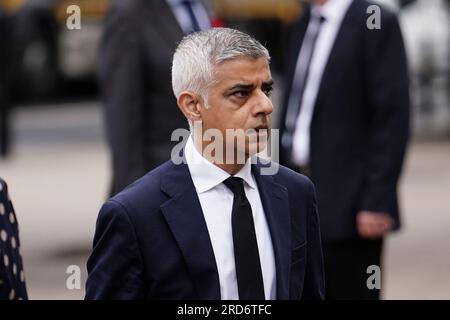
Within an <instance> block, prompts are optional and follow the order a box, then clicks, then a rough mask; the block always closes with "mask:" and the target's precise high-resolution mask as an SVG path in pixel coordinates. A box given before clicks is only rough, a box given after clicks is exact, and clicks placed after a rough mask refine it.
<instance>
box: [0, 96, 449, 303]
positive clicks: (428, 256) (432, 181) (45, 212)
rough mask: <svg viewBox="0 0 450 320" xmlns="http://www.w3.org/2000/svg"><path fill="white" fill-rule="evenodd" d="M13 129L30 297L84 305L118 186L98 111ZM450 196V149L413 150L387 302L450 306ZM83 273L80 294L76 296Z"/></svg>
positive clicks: (392, 244)
mask: <svg viewBox="0 0 450 320" xmlns="http://www.w3.org/2000/svg"><path fill="white" fill-rule="evenodd" d="M12 121H13V132H14V140H13V141H14V149H13V153H12V154H11V156H10V157H9V158H7V159H0V176H2V177H3V178H4V179H5V180H6V181H7V182H8V185H9V190H10V197H11V199H12V201H13V204H14V207H15V210H16V213H17V216H18V220H19V225H20V236H21V244H22V246H21V252H22V256H23V259H24V265H25V274H26V281H27V287H28V293H29V297H30V298H31V299H82V298H83V296H84V283H85V281H86V267H85V266H86V260H87V256H88V254H89V250H90V248H91V243H92V237H93V234H94V230H95V221H96V217H97V214H98V211H99V208H100V206H101V204H102V203H103V201H104V200H105V199H106V196H107V192H108V185H109V179H110V164H109V157H108V150H107V147H106V144H105V139H104V136H103V129H102V121H101V111H100V106H99V103H98V102H96V101H92V102H83V103H69V104H59V105H52V106H28V107H19V108H16V109H15V111H14V113H13V117H12ZM449 191H450V140H436V141H430V140H428V141H413V142H412V143H411V145H410V148H409V151H408V156H407V160H406V165H405V170H404V174H403V178H402V181H401V185H400V195H401V207H402V212H403V222H404V228H403V229H402V230H401V231H400V232H398V233H396V234H395V235H392V236H390V237H389V238H388V240H387V241H386V251H385V256H384V266H383V271H384V276H383V279H382V290H383V298H384V299H450V249H449V248H448V247H449V244H450V199H449V198H450V193H449ZM74 265H75V266H78V267H79V268H80V271H81V274H80V276H81V278H80V288H79V289H77V288H72V287H71V286H67V282H68V280H69V282H70V283H73V282H71V281H70V280H73V278H69V276H70V274H68V273H67V269H68V267H70V266H74ZM70 283H69V284H70ZM75 283H76V282H75ZM69 288H72V289H69Z"/></svg>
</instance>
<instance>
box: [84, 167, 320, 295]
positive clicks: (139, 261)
mask: <svg viewBox="0 0 450 320" xmlns="http://www.w3.org/2000/svg"><path fill="white" fill-rule="evenodd" d="M261 166H262V165H261V164H258V165H252V172H253V174H254V176H255V180H256V182H257V184H258V188H259V192H260V195H261V200H262V203H263V206H264V211H265V214H266V218H267V222H268V225H269V229H270V233H271V237H272V242H273V248H274V253H275V260H276V261H275V264H276V279H277V280H276V281H277V282H276V288H277V297H278V299H323V297H324V279H323V266H322V251H321V243H320V230H319V222H318V215H317V211H316V203H315V195H314V187H313V184H312V183H311V181H310V180H309V179H307V178H305V177H304V176H302V175H300V174H297V173H295V172H293V171H291V170H290V169H287V168H285V167H280V168H279V172H278V173H277V174H276V175H273V176H268V175H261V174H260V173H259V170H260V169H261ZM87 268H88V273H89V275H88V279H87V283H86V299H145V298H147V299H177V300H178V299H208V300H210V299H213V300H216V299H220V297H221V296H220V284H219V275H218V271H217V266H216V263H215V258H214V252H213V248H212V245H211V241H210V238H209V234H208V230H207V226H206V222H205V219H204V216H203V213H202V209H201V206H200V202H199V199H198V196H197V193H196V191H195V187H194V184H193V182H192V178H191V176H190V173H189V169H188V167H187V165H186V164H181V165H175V164H173V163H172V162H171V161H168V162H166V163H164V164H163V165H161V166H160V167H158V168H156V169H155V170H153V171H151V172H150V173H148V174H147V175H145V176H144V177H142V178H141V179H139V180H138V181H137V182H135V183H133V184H132V185H131V186H129V187H128V188H126V189H125V190H124V191H123V192H121V193H119V194H118V195H116V196H115V197H113V198H112V199H110V200H109V201H107V202H106V204H104V206H103V207H102V209H101V211H100V214H99V217H98V221H97V227H96V232H95V237H94V245H93V251H92V254H91V256H90V257H89V260H88V263H87Z"/></svg>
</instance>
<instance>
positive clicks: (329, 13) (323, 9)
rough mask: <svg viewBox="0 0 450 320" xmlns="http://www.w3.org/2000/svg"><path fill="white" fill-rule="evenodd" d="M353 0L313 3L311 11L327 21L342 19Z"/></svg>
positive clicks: (331, 0) (330, 0)
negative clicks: (320, 4) (322, 3)
mask: <svg viewBox="0 0 450 320" xmlns="http://www.w3.org/2000/svg"><path fill="white" fill-rule="evenodd" d="M352 1H353V0H328V1H327V2H325V4H324V5H322V6H318V5H313V6H312V9H311V13H312V14H313V15H321V16H322V17H324V18H325V20H326V21H333V20H341V19H342V18H343V17H344V15H345V13H346V12H347V9H348V7H349V6H350V4H351V3H352Z"/></svg>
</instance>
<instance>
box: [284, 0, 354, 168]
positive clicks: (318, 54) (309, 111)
mask: <svg viewBox="0 0 450 320" xmlns="http://www.w3.org/2000/svg"><path fill="white" fill-rule="evenodd" d="M352 1H353V0H328V1H327V2H326V3H325V4H324V5H322V6H317V5H314V6H312V8H311V15H321V16H322V17H324V18H325V21H324V22H322V25H321V29H320V33H319V35H318V37H317V40H316V44H315V48H314V52H313V55H312V57H311V64H310V67H309V73H308V79H307V80H306V84H305V89H304V92H303V98H302V101H301V108H300V113H299V115H298V117H297V122H296V126H295V132H294V136H293V143H292V161H293V162H294V163H295V164H297V165H299V166H305V165H307V164H308V162H309V153H310V127H311V120H312V116H313V113H314V105H315V103H316V98H317V93H318V91H319V88H320V83H321V81H322V75H323V71H324V70H325V66H326V65H327V62H328V59H329V56H330V53H331V49H332V48H333V45H334V42H335V40H336V36H337V34H338V31H339V29H340V27H341V23H342V20H343V18H344V16H345V14H346V12H347V10H348V8H349V6H350V4H351V3H352ZM310 21H312V20H310ZM311 27H313V26H312V25H311V23H310V24H309V25H308V28H311ZM299 61H302V49H301V50H300V54H299V58H298V60H297V66H296V70H298V69H299V67H300V66H299ZM343 72H345V70H344V71H343ZM294 77H295V76H294ZM294 80H295V79H294ZM294 83H295V82H294ZM293 89H294V90H295V88H293ZM324 130H326V128H324Z"/></svg>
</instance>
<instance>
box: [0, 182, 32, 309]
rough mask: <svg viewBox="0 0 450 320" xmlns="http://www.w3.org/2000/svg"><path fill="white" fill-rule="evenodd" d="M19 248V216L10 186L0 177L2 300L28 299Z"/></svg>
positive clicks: (0, 294) (0, 292) (0, 280)
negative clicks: (9, 190) (11, 197)
mask: <svg viewBox="0 0 450 320" xmlns="http://www.w3.org/2000/svg"><path fill="white" fill-rule="evenodd" d="M19 248H20V239H19V228H18V224H17V217H16V214H15V213H14V208H13V205H12V203H11V200H10V199H9V195H8V187H7V185H6V183H5V181H3V180H2V179H0V254H1V255H0V258H1V260H0V262H1V263H0V300H17V299H28V295H27V288H26V285H25V277H24V273H23V264H22V256H21V255H20V251H19ZM5 257H6V258H5Z"/></svg>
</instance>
